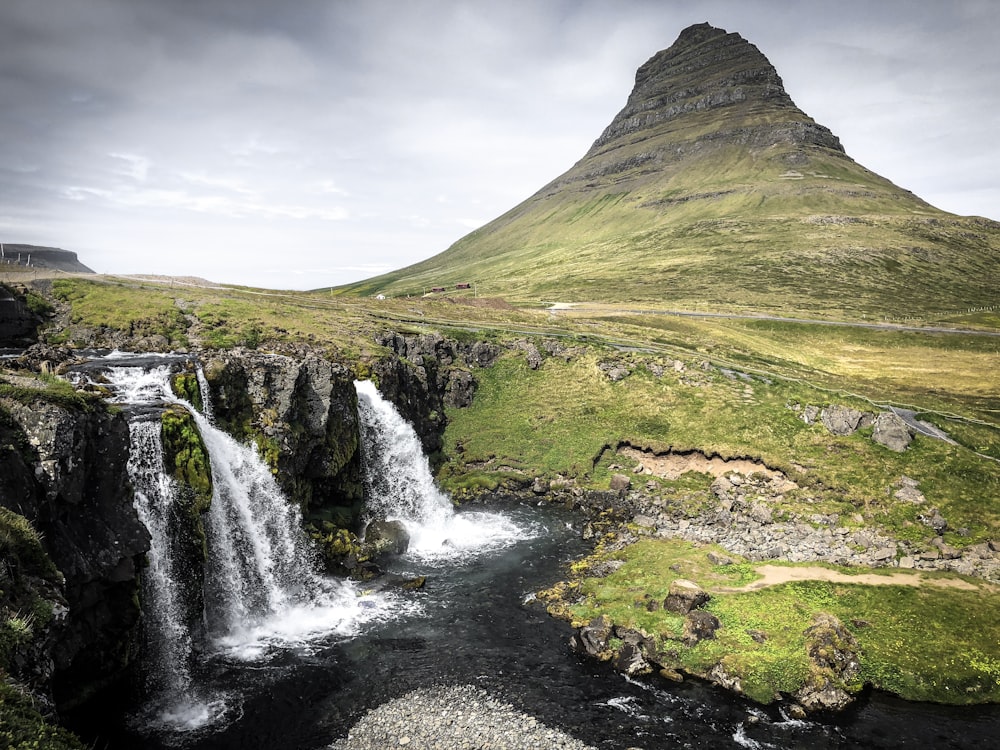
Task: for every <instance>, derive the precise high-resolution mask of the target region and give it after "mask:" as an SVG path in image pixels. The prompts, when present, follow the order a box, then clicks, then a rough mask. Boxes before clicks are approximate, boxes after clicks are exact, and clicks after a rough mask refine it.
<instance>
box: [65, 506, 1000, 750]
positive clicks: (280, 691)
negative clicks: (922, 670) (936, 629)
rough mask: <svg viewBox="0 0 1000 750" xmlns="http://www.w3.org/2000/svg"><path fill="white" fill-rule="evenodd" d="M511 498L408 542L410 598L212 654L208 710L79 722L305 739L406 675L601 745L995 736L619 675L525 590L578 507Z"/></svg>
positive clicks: (205, 681) (273, 745) (894, 715)
mask: <svg viewBox="0 0 1000 750" xmlns="http://www.w3.org/2000/svg"><path fill="white" fill-rule="evenodd" d="M504 512H505V513H507V514H508V515H510V516H511V517H513V518H514V519H515V520H516V521H517V522H518V523H519V524H520V525H522V526H525V527H527V526H532V527H534V528H535V529H536V530H537V531H538V535H537V536H535V537H534V538H532V539H525V540H522V541H520V542H517V543H516V544H514V545H513V546H511V547H508V548H507V549H504V550H499V551H495V552H492V553H490V554H488V555H483V556H479V557H476V558H473V559H471V560H467V561H464V562H458V563H456V562H440V563H434V562H424V563H420V562H418V561H414V560H407V559H406V558H405V557H404V558H401V559H399V560H398V561H397V562H396V563H395V564H394V566H393V568H392V569H393V571H394V572H396V573H401V574H406V575H417V574H419V575H426V576H427V584H426V587H425V588H424V590H422V591H418V592H413V593H410V594H406V597H407V598H408V599H409V600H410V603H411V604H413V603H415V604H419V612H413V613H410V614H406V615H403V616H401V617H399V618H397V619H394V620H390V621H387V622H377V623H369V624H368V625H366V626H365V630H364V632H363V633H361V634H360V635H358V636H356V637H353V638H349V639H345V638H343V637H340V638H331V639H330V640H329V641H327V642H319V643H313V644H312V645H311V646H310V647H309V648H302V649H287V650H283V651H280V652H278V653H275V654H272V655H271V656H270V657H269V658H268V659H266V660H263V661H258V662H254V663H246V662H233V661H227V660H226V659H224V658H222V657H218V656H216V657H206V659H205V662H204V663H203V665H202V673H201V674H199V675H197V680H198V682H199V684H201V685H206V686H210V687H211V688H212V689H215V690H219V691H225V693H226V694H227V695H228V696H229V701H230V703H231V706H230V709H229V712H228V715H227V717H226V719H225V720H224V721H222V722H220V723H218V724H217V725H214V726H213V727H211V728H208V729H202V730H199V731H190V732H171V733H158V732H156V731H155V730H152V729H150V728H148V727H144V726H143V725H142V722H141V721H138V720H136V719H135V718H134V717H135V715H136V711H137V707H136V706H129V705H128V698H127V696H124V697H123V696H119V697H118V698H116V699H114V700H110V699H109V700H108V701H107V710H106V711H103V710H101V708H100V707H91V708H90V709H89V710H88V711H87V716H86V718H85V719H84V718H82V717H76V728H77V729H78V730H79V731H81V732H82V733H83V734H84V736H85V737H86V738H87V740H88V741H89V742H92V743H93V747H95V748H108V750H125V749H126V748H128V749H130V750H131V749H133V748H152V749H158V748H176V747H182V748H190V749H192V750H202V749H208V748H212V749H213V750H216V749H217V750H228V749H232V750H236V749H237V748H239V749H240V750H250V749H253V748H260V749H261V750H263V749H264V748H267V750H284V749H287V750H311V749H313V748H322V747H326V746H327V745H329V744H330V743H331V742H333V741H334V740H335V739H337V738H339V737H343V736H345V735H346V734H347V731H348V729H349V728H350V727H351V725H352V724H353V723H354V722H355V721H356V720H357V719H358V718H359V717H360V715H362V714H363V713H364V712H365V711H366V710H367V709H369V708H373V707H375V706H378V705H379V704H381V703H383V702H385V701H388V700H391V699H393V698H396V697H399V696H401V695H403V694H405V693H406V692H408V691H410V690H413V689H415V688H420V687H427V686H431V685H451V684H470V685H475V686H478V687H480V688H483V689H485V690H487V691H489V692H491V693H494V694H495V695H497V696H500V697H502V698H504V699H506V700H507V701H508V702H510V703H511V704H513V705H514V706H516V707H518V708H519V709H521V710H523V711H525V712H527V713H530V714H532V715H534V716H536V717H538V719H539V720H541V721H542V722H544V723H546V724H548V725H550V726H553V727H556V728H559V729H561V730H563V731H565V732H567V733H568V734H571V735H573V736H575V737H577V738H579V739H581V740H584V741H585V742H587V743H589V744H591V745H593V746H595V747H598V748H606V749H607V750H624V749H625V748H633V747H635V748H644V749H645V750H652V749H653V748H696V747H712V748H731V747H732V748H911V747H912V748H916V747H919V748H988V747H998V746H1000V739H998V738H1000V709H998V708H997V707H987V708H980V709H964V710H958V709H948V708H944V707H938V706H929V705H923V704H910V703H905V702H902V701H897V700H894V699H891V698H888V697H884V696H878V695H875V696H870V697H869V698H868V699H867V700H866V701H865V703H864V705H863V706H861V707H860V708H859V709H857V710H856V711H854V712H853V713H852V714H851V715H849V716H847V717H846V718H844V719H842V720H841V721H839V722H838V723H835V724H821V723H815V722H802V721H794V720H787V719H784V718H783V717H782V716H781V714H780V712H777V711H771V710H766V709H762V708H760V707H757V706H755V705H753V704H750V703H747V702H744V701H741V700H739V699H736V698H734V697H732V696H730V695H728V694H726V693H724V692H722V691H718V690H715V689H713V688H711V687H709V686H707V685H703V684H700V683H696V682H693V681H688V682H685V683H683V684H680V685H675V684H671V683H666V682H664V681H662V680H659V679H651V680H648V681H631V680H628V679H626V678H624V677H622V676H621V675H617V674H615V673H614V672H612V671H611V670H610V669H608V668H606V666H605V665H602V664H599V663H596V662H594V661H591V660H588V659H584V658H582V657H579V656H577V655H575V654H574V653H572V652H571V651H570V650H569V648H568V645H567V644H568V640H569V636H570V629H569V627H568V625H566V624H565V623H562V622H559V621H556V620H554V619H552V618H551V617H549V616H548V615H547V614H546V613H545V611H544V609H543V608H542V607H541V606H539V605H538V604H536V603H532V602H530V601H528V599H529V597H528V595H529V594H530V593H531V592H533V591H535V590H538V589H541V588H544V587H545V586H547V585H550V584H552V583H553V582H555V581H557V580H559V579H560V578H562V577H564V576H563V572H564V566H565V564H566V563H567V562H568V561H570V560H571V559H573V558H574V557H578V556H579V555H581V554H583V553H584V552H585V551H586V549H585V545H584V543H583V542H582V541H581V540H580V536H579V532H578V531H577V530H575V529H574V528H571V527H572V526H573V525H575V524H579V517H577V516H574V515H572V514H570V513H568V512H564V511H561V510H558V509H551V508H533V507H526V506H515V507H510V508H507V509H506V510H505V511H504ZM112 707H113V708H112ZM122 709H124V712H123V710H122Z"/></svg>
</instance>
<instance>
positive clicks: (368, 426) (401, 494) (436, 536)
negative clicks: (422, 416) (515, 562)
mask: <svg viewBox="0 0 1000 750" xmlns="http://www.w3.org/2000/svg"><path fill="white" fill-rule="evenodd" d="M354 386H355V388H356V389H357V392H358V413H359V415H360V417H361V434H362V442H363V455H364V463H365V483H366V488H367V491H368V492H367V494H368V497H367V505H368V509H369V513H370V514H371V516H372V517H380V518H385V519H386V520H389V521H400V522H401V523H402V524H403V525H404V526H405V527H406V530H407V532H408V533H409V535H410V546H409V549H408V551H407V553H406V554H407V557H408V558H410V559H414V560H418V561H421V562H430V563H440V562H459V561H463V560H469V559H470V558H474V557H477V556H480V555H483V554H487V553H490V552H494V551H496V550H500V549H504V548H507V547H510V546H512V545H514V544H516V543H517V542H518V541H522V540H525V539H532V538H534V537H536V536H538V534H540V533H541V530H540V528H539V527H537V526H534V525H519V524H517V523H515V522H514V521H512V520H511V519H510V518H508V517H507V516H505V515H503V514H502V513H491V512H486V511H462V512H456V510H455V507H454V505H453V504H452V501H451V498H449V497H448V496H447V495H446V494H445V493H443V492H442V491H441V490H440V489H439V488H438V486H437V484H436V483H435V482H434V478H433V475H432V474H431V469H430V464H429V463H428V461H427V457H426V456H425V455H424V452H423V446H422V445H421V444H420V439H419V438H418V437H417V434H416V432H415V431H414V429H413V427H412V426H411V425H410V424H409V423H408V422H407V421H406V420H405V419H404V418H403V417H402V415H400V413H399V412H398V411H397V410H396V407H395V406H393V404H392V403H390V402H389V401H387V400H386V399H384V398H382V395H381V394H380V393H379V392H378V389H377V388H376V387H375V385H374V383H372V382H371V381H369V380H360V381H356V382H355V384H354Z"/></svg>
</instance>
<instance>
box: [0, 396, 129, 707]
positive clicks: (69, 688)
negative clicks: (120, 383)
mask: <svg viewBox="0 0 1000 750" xmlns="http://www.w3.org/2000/svg"><path fill="white" fill-rule="evenodd" d="M0 423H2V424H0V431H2V432H3V441H2V442H3V444H4V446H5V455H4V460H3V461H2V462H0V467H2V468H0V505H2V506H3V507H5V508H7V509H8V510H9V511H12V512H13V513H15V514H18V515H19V516H22V517H23V518H24V519H26V520H27V521H28V522H30V524H31V526H32V527H33V528H34V529H36V530H37V531H38V533H39V535H40V539H41V546H42V548H43V549H44V551H45V553H46V554H47V556H48V557H49V558H50V559H51V561H52V562H53V563H54V565H55V567H56V568H57V569H58V571H59V573H60V574H61V576H62V579H63V581H64V583H63V585H62V586H61V591H60V592H59V596H58V597H56V598H55V599H54V601H53V602H52V606H53V607H54V608H55V610H56V611H57V612H61V614H59V615H58V616H57V617H56V618H55V623H56V624H55V632H54V634H53V638H52V640H51V642H50V644H49V649H50V650H49V658H50V659H51V661H52V668H51V684H50V686H48V687H49V688H50V689H51V691H52V694H53V695H54V697H55V700H56V703H57V705H59V706H60V707H70V706H72V704H74V703H76V702H79V701H81V700H83V699H85V698H86V697H88V696H89V695H91V694H92V693H94V692H95V691H97V690H100V689H101V688H103V687H105V686H107V685H109V684H111V683H113V682H114V681H116V680H117V679H119V678H121V677H123V676H124V675H125V674H126V671H127V669H128V667H129V666H130V664H131V662H132V661H133V658H134V655H135V647H136V635H137V625H138V623H139V614H140V613H139V603H138V592H139V572H140V570H141V569H142V567H143V564H144V555H145V553H146V551H147V550H148V549H149V535H148V533H147V532H146V529H145V528H144V527H143V526H142V524H141V523H140V522H139V519H138V517H137V515H136V512H135V509H134V507H133V505H132V493H131V488H130V486H129V484H128V482H127V480H126V477H127V473H126V462H127V460H128V450H129V432H128V425H127V424H126V422H125V419H124V417H123V416H122V415H121V414H120V413H115V412H112V411H110V410H108V409H107V408H106V407H105V406H104V405H103V403H102V402H100V401H97V400H93V399H85V398H82V397H73V396H69V395H67V394H65V393H62V392H56V393H50V392H48V391H47V390H46V389H45V388H43V387H39V386H38V385H21V386H18V387H17V388H16V389H14V390H13V391H11V392H10V395H8V396H7V397H4V398H2V399H0Z"/></svg>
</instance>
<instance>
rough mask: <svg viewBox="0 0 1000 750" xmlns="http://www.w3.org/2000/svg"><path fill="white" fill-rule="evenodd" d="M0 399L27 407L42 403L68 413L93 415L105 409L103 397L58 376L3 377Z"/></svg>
mask: <svg viewBox="0 0 1000 750" xmlns="http://www.w3.org/2000/svg"><path fill="white" fill-rule="evenodd" d="M0 398H9V399H11V400H12V401H17V402H18V403H21V404H25V405H27V406H31V405H32V404H36V403H38V402H40V401H42V402H45V403H50V404H55V405H56V406H60V407H62V408H64V409H67V410H69V411H83V412H90V411H93V410H94V409H98V408H105V405H104V402H103V400H102V399H101V396H100V395H98V394H94V393H87V392H84V391H78V390H76V389H75V388H74V387H73V385H72V384H71V383H69V382H67V381H65V380H63V379H62V378H59V377H56V376H55V375H45V374H35V373H27V374H21V373H19V374H18V376H17V378H16V379H15V378H3V377H0Z"/></svg>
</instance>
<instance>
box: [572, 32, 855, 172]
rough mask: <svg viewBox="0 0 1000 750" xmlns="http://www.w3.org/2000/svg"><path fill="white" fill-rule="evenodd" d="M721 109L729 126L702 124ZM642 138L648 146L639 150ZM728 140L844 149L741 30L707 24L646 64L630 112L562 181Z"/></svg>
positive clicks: (661, 160)
mask: <svg viewBox="0 0 1000 750" xmlns="http://www.w3.org/2000/svg"><path fill="white" fill-rule="evenodd" d="M722 110H727V111H725V112H722ZM720 114H721V115H723V116H724V118H725V119H724V120H723V123H724V124H722V125H720V126H718V127H713V128H711V129H706V128H705V127H704V126H703V124H702V122H701V121H706V120H707V119H708V118H714V117H716V116H717V115H720ZM639 143H645V146H644V147H643V148H642V149H641V150H640V151H638V152H637V151H636V150H635V146H636V144H639ZM724 143H732V144H739V145H741V146H744V147H749V148H754V149H765V148H768V147H770V146H774V145H776V144H782V145H795V146H802V147H819V148H823V149H829V150H831V151H835V152H839V153H843V151H844V149H843V147H842V146H841V145H840V140H839V139H838V138H837V137H836V136H835V135H834V134H833V133H832V132H830V130H829V129H828V128H825V127H823V126H822V125H819V124H817V123H816V122H814V121H813V120H812V119H811V118H810V117H809V116H807V115H806V114H805V113H804V112H802V111H801V110H800V109H798V107H796V106H795V104H794V102H792V99H791V97H790V96H789V95H788V94H787V92H786V91H785V88H784V84H783V83H782V81H781V77H780V76H779V75H778V73H777V71H776V70H775V69H774V66H773V65H771V63H770V62H769V61H768V59H767V58H766V57H765V56H764V55H763V54H762V53H761V52H760V50H758V49H757V47H755V46H754V45H752V44H750V43H749V42H748V41H746V40H745V39H744V38H743V37H741V36H740V35H739V34H735V33H727V32H726V31H724V30H723V29H718V28H714V27H712V26H710V25H709V24H707V23H705V24H699V25H696V26H691V27H689V28H687V29H685V30H684V31H683V32H682V33H681V35H680V36H679V37H678V38H677V41H676V42H675V43H674V44H673V45H672V46H671V47H670V48H669V49H665V50H663V51H661V52H658V53H657V54H655V55H654V56H653V57H652V58H650V60H649V61H647V62H646V63H645V64H644V65H643V66H642V67H640V68H639V70H638V71H637V73H636V76H635V88H633V90H632V93H631V95H630V96H629V98H628V102H627V103H626V105H625V107H624V109H622V111H621V112H619V113H618V114H617V115H616V116H615V118H614V119H613V120H612V121H611V124H610V125H608V127H607V128H606V129H605V130H604V132H603V133H602V134H601V136H600V137H599V138H598V139H597V141H596V142H595V143H594V145H593V146H592V147H591V149H590V151H589V152H588V153H587V155H586V156H584V158H583V159H582V160H581V161H580V162H579V163H578V164H577V165H576V166H575V167H574V168H573V169H572V170H571V171H570V172H569V173H568V174H567V175H566V179H565V180H564V181H562V184H565V183H567V182H573V181H578V180H590V181H592V180H594V179H597V178H607V177H609V176H611V175H616V174H620V173H622V172H625V171H626V170H629V169H632V168H633V167H637V166H640V165H641V166H642V168H643V171H646V170H650V169H657V170H659V169H662V168H663V167H664V165H665V164H667V163H671V162H677V161H680V160H682V159H683V158H684V157H685V156H687V155H689V154H691V153H693V152H695V151H698V150H701V149H705V148H709V147H711V146H713V145H718V144H724ZM804 159H805V157H804V156H800V157H797V158H796V159H793V161H798V162H801V161H802V160H804Z"/></svg>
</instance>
